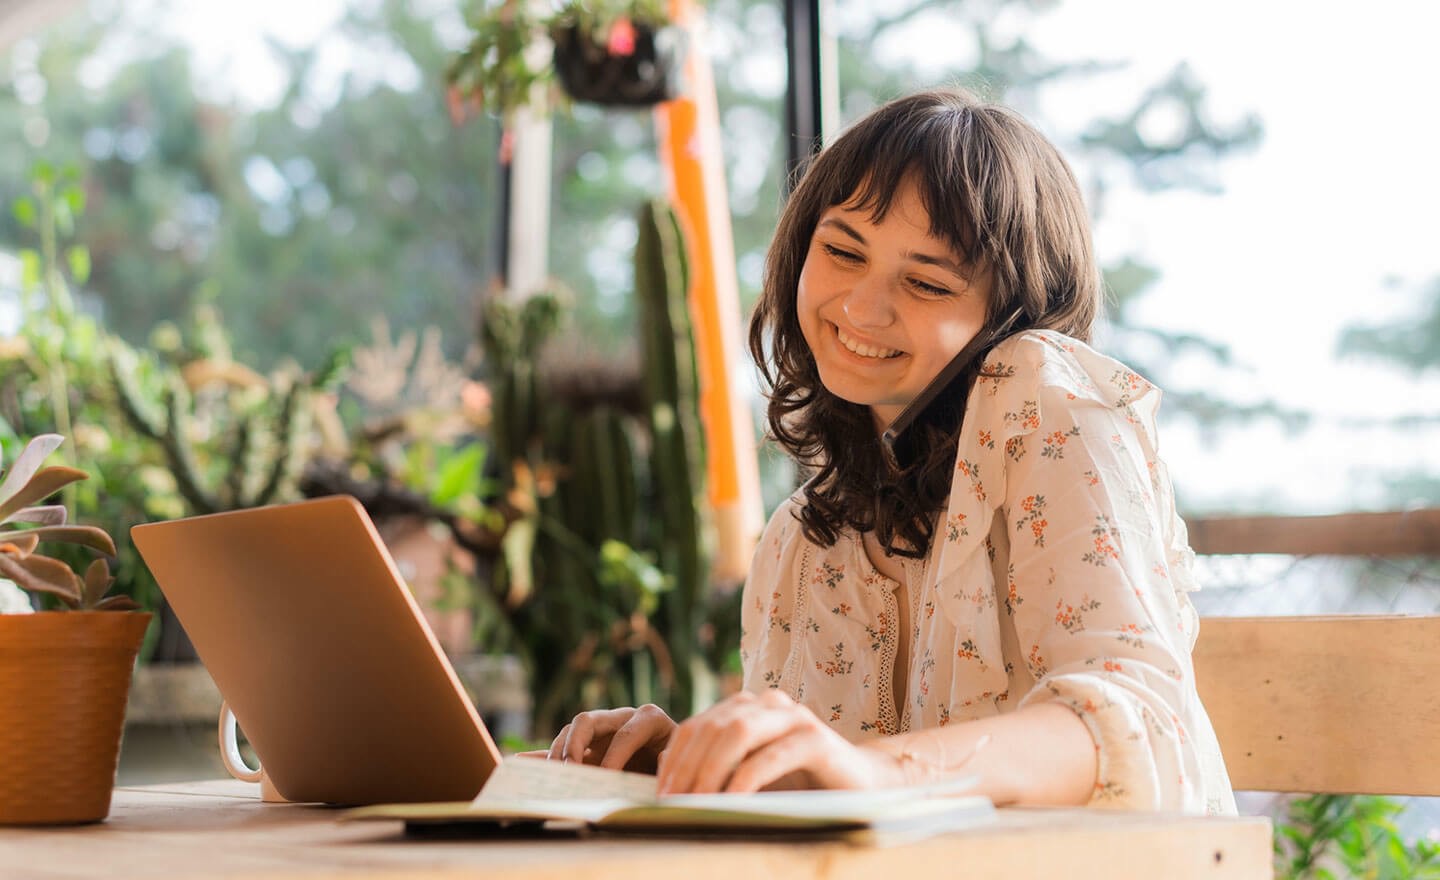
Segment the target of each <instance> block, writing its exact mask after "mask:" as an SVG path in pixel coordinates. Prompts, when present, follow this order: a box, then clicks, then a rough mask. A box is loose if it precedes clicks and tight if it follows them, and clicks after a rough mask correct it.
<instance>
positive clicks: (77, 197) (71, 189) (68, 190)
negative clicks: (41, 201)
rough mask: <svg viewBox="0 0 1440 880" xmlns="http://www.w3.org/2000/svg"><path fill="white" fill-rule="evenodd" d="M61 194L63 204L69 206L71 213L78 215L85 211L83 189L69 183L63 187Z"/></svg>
mask: <svg viewBox="0 0 1440 880" xmlns="http://www.w3.org/2000/svg"><path fill="white" fill-rule="evenodd" d="M61 195H62V196H63V198H64V199H65V204H66V205H68V206H69V207H70V213H71V214H74V215H75V216H76V217H79V216H80V215H81V214H84V213H85V190H84V189H82V188H81V187H79V186H76V185H74V184H71V185H70V186H67V187H65V191H64V192H63V193H62V194H61Z"/></svg>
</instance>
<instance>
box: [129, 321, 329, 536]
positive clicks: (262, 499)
mask: <svg viewBox="0 0 1440 880" xmlns="http://www.w3.org/2000/svg"><path fill="white" fill-rule="evenodd" d="M198 317H199V322H200V323H199V335H200V336H201V338H202V339H205V338H208V339H209V340H210V341H211V343H212V345H213V346H214V348H213V349H212V350H215V351H217V356H215V357H208V358H205V359H203V360H194V361H190V362H188V363H186V364H184V365H183V367H180V366H177V365H175V364H172V363H165V362H163V361H162V360H161V359H160V358H158V357H156V356H154V355H152V354H150V353H148V352H136V351H134V350H133V349H131V348H129V346H126V345H124V344H120V343H116V344H113V345H111V346H110V347H109V354H110V370H111V379H112V381H113V383H114V389H115V393H116V402H117V404H118V407H119V410H120V412H121V413H122V414H123V416H124V418H125V420H126V422H127V423H128V424H129V426H130V427H131V429H132V430H134V431H135V432H136V433H137V434H139V435H140V436H141V437H143V438H145V439H147V440H149V441H150V442H152V443H154V444H156V445H157V446H158V447H159V448H160V450H161V453H162V455H163V457H164V461H165V464H166V466H167V467H168V468H169V470H170V473H171V474H172V475H173V477H174V479H175V483H176V488H177V491H178V492H179V493H180V496H181V497H182V498H184V499H185V502H186V504H187V507H188V510H189V512H191V513H194V514H206V513H219V512H222V511H226V510H237V509H241V508H247V507H258V506H261V505H264V504H271V503H276V502H278V501H280V500H284V499H286V498H287V497H289V498H292V499H293V498H294V497H295V496H296V491H295V485H294V484H295V482H296V480H297V479H298V478H299V476H300V472H301V470H302V469H303V468H304V466H305V463H306V462H307V461H308V460H309V458H310V457H311V455H312V454H313V452H314V447H313V443H312V436H311V418H310V416H311V412H312V409H313V403H314V398H315V396H316V395H317V394H321V393H324V392H327V391H329V390H330V389H331V388H332V387H333V385H334V384H335V383H336V382H337V381H338V379H339V377H340V373H341V371H342V365H343V364H344V363H345V356H344V354H343V352H342V353H333V354H331V355H330V356H329V357H327V358H326V360H325V361H324V362H323V364H322V365H321V367H320V368H319V369H317V370H315V371H314V372H312V373H308V374H306V373H300V372H299V371H298V370H286V371H277V373H276V374H274V375H272V376H270V377H268V378H263V377H261V376H259V375H258V374H256V373H255V372H254V371H253V370H250V369H249V368H248V367H245V366H243V365H240V364H236V363H234V362H233V361H230V360H229V359H228V350H229V340H228V337H227V336H226V335H225V333H224V330H223V328H222V327H221V325H220V322H219V319H218V315H216V314H214V313H213V312H211V311H210V310H208V309H207V310H201V311H200V313H199V316H198ZM136 377H145V378H147V379H148V380H149V381H148V382H145V383H143V384H142V383H141V382H137V381H136ZM146 386H148V387H146Z"/></svg>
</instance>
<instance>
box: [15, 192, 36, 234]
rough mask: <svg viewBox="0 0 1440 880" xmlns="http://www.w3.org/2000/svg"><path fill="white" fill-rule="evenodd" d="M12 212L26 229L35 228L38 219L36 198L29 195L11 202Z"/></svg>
mask: <svg viewBox="0 0 1440 880" xmlns="http://www.w3.org/2000/svg"><path fill="white" fill-rule="evenodd" d="M10 213H11V214H13V215H15V220H16V221H17V222H18V223H19V224H20V225H21V226H24V227H25V228H26V229H34V228H35V221H36V219H37V215H36V211H35V200H34V199H32V198H30V197H29V196H21V197H19V198H18V199H16V200H15V201H14V202H11V203H10Z"/></svg>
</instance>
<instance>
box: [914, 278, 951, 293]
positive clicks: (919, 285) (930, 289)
mask: <svg viewBox="0 0 1440 880" xmlns="http://www.w3.org/2000/svg"><path fill="white" fill-rule="evenodd" d="M910 283H911V284H912V285H914V287H915V289H916V290H919V291H920V292H922V293H928V294H930V295H931V296H949V295H950V293H951V291H950V288H948V287H937V286H936V285H934V284H930V283H928V282H925V281H921V280H920V279H919V278H911V279H910Z"/></svg>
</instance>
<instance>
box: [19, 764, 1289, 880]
mask: <svg viewBox="0 0 1440 880" xmlns="http://www.w3.org/2000/svg"><path fill="white" fill-rule="evenodd" d="M337 815H338V811H336V810H333V809H328V808H324V807H316V806H304V805H298V804H262V803H261V802H260V800H259V786H257V785H247V784H244V783H239V782H231V781H228V780H227V781H224V782H219V781H216V782H199V783H185V784H178V785H164V786H148V787H143V788H122V789H117V790H116V792H115V799H114V802H113V804H112V807H111V811H110V818H109V820H107V821H106V822H104V823H101V824H98V825H87V826H78V827H69V828H33V829H30V828H24V829H22V828H0V877H3V878H4V880H57V878H101V877H104V878H112V877H113V878H130V877H184V878H218V877H226V878H265V880H283V878H296V880H299V878H305V880H317V878H335V877H343V878H362V877H363V878H367V880H377V878H385V880H401V878H406V880H410V878H415V880H419V878H427V880H430V878H447V880H448V878H457V880H458V878H461V877H467V878H468V877H487V878H488V877H496V878H506V880H511V878H518V880H582V878H583V880H591V878H601V880H603V878H615V880H649V878H657V880H658V878H670V877H682V878H686V880H690V878H695V880H706V878H715V880H764V878H769V877H780V878H785V880H803V878H809V877H815V878H826V880H841V878H855V880H877V878H881V880H883V878H903V880H915V878H922V877H947V878H961V877H984V878H990V877H995V878H1005V880H1018V878H1027V877H1037V878H1038V877H1044V878H1052V877H1064V878H1075V880H1084V878H1106V880H1111V878H1132V877H1133V878H1146V880H1150V878H1167V880H1185V878H1200V877H1203V878H1259V877H1265V878H1268V877H1270V876H1271V869H1270V860H1271V848H1270V823H1269V821H1268V820H1266V819H1264V818H1240V819H1202V818H1192V817H1177V816H1156V815H1144V814H1120V813H1101V812H1096V811H1086V810H1078V809H1076V810H1039V809H1007V810H1001V811H999V813H998V817H997V820H996V821H995V822H994V823H993V824H990V825H987V826H984V827H982V828H975V829H971V830H968V831H963V832H957V833H954V834H950V835H946V836H942V837H933V838H929V839H926V840H922V841H917V842H911V843H906V844H901V845H896V846H890V847H873V846H857V845H854V844H850V843H844V842H834V841H831V842H804V843H800V842H794V841H790V842H775V841H771V842H757V841H715V840H696V839H684V840H681V839H639V838H616V837H606V836H560V837H553V836H552V837H547V838H544V839H535V838H531V839H524V840H516V839H507V838H491V839H483V838H473V837H472V838H467V839H449V840H435V839H415V838H408V837H405V836H404V834H403V833H402V826H401V824H400V823H399V822H395V823H389V822H382V823H344V824H342V823H338V822H337V821H335V819H336V816H337Z"/></svg>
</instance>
